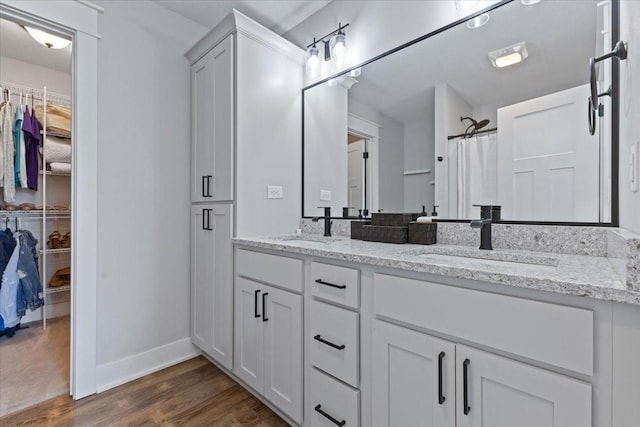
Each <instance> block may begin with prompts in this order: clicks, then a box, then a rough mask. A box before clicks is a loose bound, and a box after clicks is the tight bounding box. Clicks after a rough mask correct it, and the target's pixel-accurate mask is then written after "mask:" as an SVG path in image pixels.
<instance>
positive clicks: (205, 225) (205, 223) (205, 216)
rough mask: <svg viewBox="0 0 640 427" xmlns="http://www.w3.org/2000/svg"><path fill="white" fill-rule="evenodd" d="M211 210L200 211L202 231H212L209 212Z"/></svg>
mask: <svg viewBox="0 0 640 427" xmlns="http://www.w3.org/2000/svg"><path fill="white" fill-rule="evenodd" d="M212 211H213V209H202V229H203V230H207V231H212V230H213V228H211V212H212Z"/></svg>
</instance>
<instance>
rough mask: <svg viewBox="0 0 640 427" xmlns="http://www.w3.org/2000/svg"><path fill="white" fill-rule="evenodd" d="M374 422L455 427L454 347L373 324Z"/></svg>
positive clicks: (432, 338)
mask: <svg viewBox="0 0 640 427" xmlns="http://www.w3.org/2000/svg"><path fill="white" fill-rule="evenodd" d="M373 373H374V374H373V384H372V387H373V423H374V425H376V426H418V425H421V426H432V427H449V426H450V427H454V426H455V406H456V405H455V345H454V344H453V343H451V342H448V341H444V340H441V339H437V338H434V337H431V336H429V335H425V334H422V333H419V332H415V331H412V330H409V329H406V328H401V327H398V326H395V325H391V324H388V323H385V322H380V321H377V320H376V321H373Z"/></svg>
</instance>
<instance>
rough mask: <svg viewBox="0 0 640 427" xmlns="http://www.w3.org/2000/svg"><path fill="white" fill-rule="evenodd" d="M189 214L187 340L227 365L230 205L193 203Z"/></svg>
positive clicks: (229, 347)
mask: <svg viewBox="0 0 640 427" xmlns="http://www.w3.org/2000/svg"><path fill="white" fill-rule="evenodd" d="M191 218H192V220H191V236H192V238H191V308H192V309H191V340H192V342H193V343H194V344H195V345H197V346H198V347H200V348H201V349H202V350H203V351H204V352H205V353H207V354H208V355H209V356H211V357H212V358H213V359H215V360H216V361H218V362H220V363H221V364H222V365H223V366H225V367H226V368H228V369H231V366H232V361H233V356H232V354H233V327H232V321H233V314H232V310H231V307H232V305H233V282H232V262H231V253H232V252H231V251H232V247H231V206H230V205H218V206H216V205H201V206H193V207H192V209H191Z"/></svg>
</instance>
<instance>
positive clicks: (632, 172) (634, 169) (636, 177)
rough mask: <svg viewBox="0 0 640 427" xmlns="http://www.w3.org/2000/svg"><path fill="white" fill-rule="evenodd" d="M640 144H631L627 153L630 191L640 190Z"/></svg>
mask: <svg viewBox="0 0 640 427" xmlns="http://www.w3.org/2000/svg"><path fill="white" fill-rule="evenodd" d="M639 146H640V142H636V143H635V144H631V151H630V153H629V182H630V184H631V191H638V190H640V182H639V181H640V171H639V170H638V169H640V159H639V157H640V147H639Z"/></svg>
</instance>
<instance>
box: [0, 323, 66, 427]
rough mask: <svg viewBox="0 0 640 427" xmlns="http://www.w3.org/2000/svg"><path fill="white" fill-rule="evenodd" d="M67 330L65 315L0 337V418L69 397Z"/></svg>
mask: <svg viewBox="0 0 640 427" xmlns="http://www.w3.org/2000/svg"><path fill="white" fill-rule="evenodd" d="M69 328H70V322H69V316H64V317H58V318H55V319H50V320H49V321H48V322H47V329H42V323H40V322H33V323H31V324H30V325H29V328H28V329H20V330H18V331H17V332H16V334H15V335H14V336H13V337H12V338H7V337H0V417H1V416H3V415H6V414H11V413H13V412H16V411H19V410H21V409H24V408H28V407H31V406H33V405H35V404H37V403H40V402H44V401H45V400H49V399H51V398H52V397H56V396H60V395H69V345H70V340H69ZM1 425H2V423H0V426H1Z"/></svg>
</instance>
